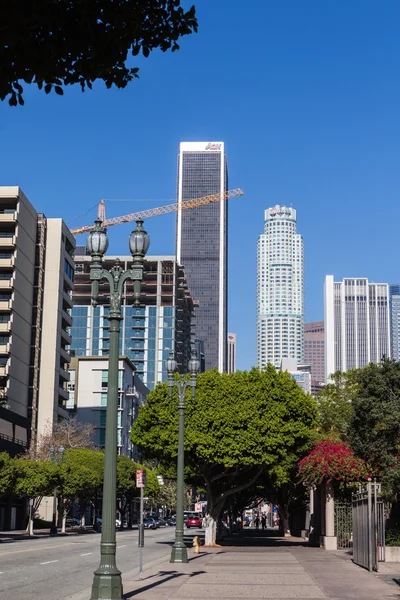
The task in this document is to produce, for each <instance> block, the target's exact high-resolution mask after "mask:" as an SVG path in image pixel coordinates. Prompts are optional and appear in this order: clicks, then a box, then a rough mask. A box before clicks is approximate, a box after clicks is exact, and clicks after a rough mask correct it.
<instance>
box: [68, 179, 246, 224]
mask: <svg viewBox="0 0 400 600" xmlns="http://www.w3.org/2000/svg"><path fill="white" fill-rule="evenodd" d="M243 194H244V192H243V191H242V190H241V189H240V188H236V189H234V190H229V191H227V192H224V193H223V194H210V195H209V196H203V197H202V198H194V199H193V200H184V201H183V202H180V203H179V202H174V203H173V204H166V205H165V206H158V207H157V208H148V209H146V210H141V211H140V212H135V213H130V214H129V215H124V216H122V217H111V219H106V214H105V205H104V200H101V202H100V204H99V208H98V213H97V218H98V220H99V221H101V223H102V225H103V227H112V226H113V225H120V224H121V223H130V222H131V221H137V219H149V218H150V217H157V216H158V215H166V214H167V213H171V212H175V211H178V210H185V209H186V208H197V207H198V206H204V205H205V204H212V203H213V202H220V201H221V200H228V199H229V198H236V196H243ZM93 229H94V225H86V227H81V228H80V229H73V230H71V233H73V234H74V235H78V234H80V233H89V231H93Z"/></svg>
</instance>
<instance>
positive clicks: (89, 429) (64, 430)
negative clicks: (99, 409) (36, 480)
mask: <svg viewBox="0 0 400 600" xmlns="http://www.w3.org/2000/svg"><path fill="white" fill-rule="evenodd" d="M94 433H95V427H94V425H91V424H90V423H81V422H80V421H78V419H76V418H75V417H69V418H67V419H62V420H61V421H59V422H58V423H56V424H55V425H54V427H53V426H52V425H51V423H50V422H48V423H47V425H46V427H45V430H44V433H43V434H42V435H39V436H38V439H37V441H36V444H35V445H33V446H32V447H31V448H30V449H29V452H28V456H29V457H30V458H32V459H35V460H47V459H48V458H49V451H50V448H51V447H53V448H55V449H56V450H59V449H60V448H61V446H62V447H63V448H64V449H65V450H71V449H77V448H88V449H91V450H94V449H95V448H96V447H95V444H94Z"/></svg>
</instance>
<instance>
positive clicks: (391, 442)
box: [348, 359, 400, 495]
mask: <svg viewBox="0 0 400 600" xmlns="http://www.w3.org/2000/svg"><path fill="white" fill-rule="evenodd" d="M356 377H357V386H358V387H357V393H356V395H355V396H354V398H353V400H352V403H353V411H354V412H353V416H352V418H351V420H350V426H349V432H348V439H349V443H350V445H351V447H352V448H353V449H354V451H355V453H356V454H357V455H358V456H360V457H362V458H364V459H365V460H366V461H368V462H369V463H370V464H371V465H372V467H373V469H374V472H375V473H377V476H378V478H379V479H380V480H381V481H382V483H383V484H384V488H385V490H386V492H387V493H389V494H392V495H393V494H398V493H399V492H400V363H399V362H395V361H392V360H389V359H385V360H383V361H382V362H381V363H380V364H369V365H368V366H367V367H365V368H364V369H359V370H358V371H357V375H356Z"/></svg>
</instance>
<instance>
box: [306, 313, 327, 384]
mask: <svg viewBox="0 0 400 600" xmlns="http://www.w3.org/2000/svg"><path fill="white" fill-rule="evenodd" d="M304 362H305V364H306V365H310V366H311V379H312V385H313V386H320V387H321V386H322V385H323V384H324V382H325V338H324V322H323V321H315V322H314V323H306V324H305V325H304Z"/></svg>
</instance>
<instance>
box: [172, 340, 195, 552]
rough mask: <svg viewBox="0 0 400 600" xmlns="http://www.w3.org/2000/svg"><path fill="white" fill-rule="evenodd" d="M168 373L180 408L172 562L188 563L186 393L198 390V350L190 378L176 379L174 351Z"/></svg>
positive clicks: (193, 360) (190, 368)
mask: <svg viewBox="0 0 400 600" xmlns="http://www.w3.org/2000/svg"><path fill="white" fill-rule="evenodd" d="M166 367H167V373H168V393H169V397H170V399H171V398H172V389H173V388H174V387H176V388H177V389H178V398H179V404H178V410H179V437H178V466H177V490H176V529H175V542H174V545H173V546H172V551H171V560H170V562H172V563H187V562H188V556H187V549H186V546H185V543H184V541H183V503H184V468H185V395H186V388H187V387H191V388H192V397H193V398H194V395H195V390H196V378H197V373H198V372H199V370H200V362H199V361H198V359H197V356H196V351H195V350H192V356H191V358H190V360H189V371H190V379H189V380H187V379H185V378H184V377H180V378H179V379H174V373H175V371H176V368H177V364H176V360H175V358H174V353H173V352H170V355H169V358H168V360H167V362H166Z"/></svg>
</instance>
